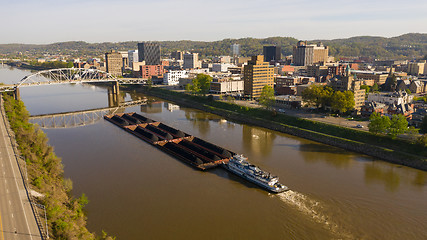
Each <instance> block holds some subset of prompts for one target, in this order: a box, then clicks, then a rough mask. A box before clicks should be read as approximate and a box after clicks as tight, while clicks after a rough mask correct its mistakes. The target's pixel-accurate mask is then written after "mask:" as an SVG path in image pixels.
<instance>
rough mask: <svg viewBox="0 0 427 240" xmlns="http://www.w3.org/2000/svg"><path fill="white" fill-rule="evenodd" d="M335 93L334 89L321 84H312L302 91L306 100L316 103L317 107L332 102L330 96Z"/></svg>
mask: <svg viewBox="0 0 427 240" xmlns="http://www.w3.org/2000/svg"><path fill="white" fill-rule="evenodd" d="M332 94H333V89H332V88H330V87H323V86H319V85H312V86H310V87H308V88H306V89H304V91H303V92H302V98H303V99H304V101H306V102H308V103H310V104H314V105H315V106H316V107H317V108H320V107H321V106H323V107H324V106H326V105H328V104H329V102H330V97H331V96H332Z"/></svg>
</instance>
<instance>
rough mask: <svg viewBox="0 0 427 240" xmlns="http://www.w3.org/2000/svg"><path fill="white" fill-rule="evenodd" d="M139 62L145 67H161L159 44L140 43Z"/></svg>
mask: <svg viewBox="0 0 427 240" xmlns="http://www.w3.org/2000/svg"><path fill="white" fill-rule="evenodd" d="M138 56H139V62H142V61H145V65H160V46H159V44H157V43H148V42H142V43H138Z"/></svg>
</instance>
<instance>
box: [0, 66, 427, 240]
mask: <svg viewBox="0 0 427 240" xmlns="http://www.w3.org/2000/svg"><path fill="white" fill-rule="evenodd" d="M29 73H30V72H29V71H24V70H18V69H13V68H9V67H0V81H3V82H5V83H11V82H16V81H19V80H20V79H21V78H22V77H23V76H25V75H28V74H29ZM123 96H124V98H125V100H127V101H129V100H132V99H134V100H135V99H137V98H143V97H144V96H143V95H141V94H135V93H134V94H129V93H123ZM21 97H22V99H23V101H24V102H25V105H26V106H27V109H28V110H29V111H30V113H31V114H42V113H56V112H64V111H73V110H84V109H92V108H98V107H106V106H107V105H108V101H107V89H106V88H105V87H97V86H90V85H81V84H77V85H54V86H37V87H25V88H22V89H21ZM118 111H119V112H138V113H140V114H142V115H145V116H147V117H149V118H152V119H154V120H158V121H161V122H163V123H165V124H167V125H170V126H172V127H175V128H178V129H181V130H183V131H184V132H187V133H189V134H192V135H194V136H197V137H200V138H202V139H205V140H207V141H210V142H212V143H215V144H217V145H220V146H223V147H225V148H227V149H230V150H232V151H234V152H237V153H242V154H244V155H245V156H247V157H249V160H250V162H251V163H253V164H255V165H258V166H259V167H261V168H262V169H265V170H267V171H269V172H271V173H273V174H275V175H278V176H279V177H280V182H282V183H283V184H285V185H287V186H288V187H289V188H290V189H291V190H290V191H287V192H284V193H280V194H271V193H268V192H266V191H264V190H262V189H260V188H258V187H257V186H255V185H253V184H251V183H248V182H246V181H245V180H243V179H241V178H239V177H237V176H235V175H233V174H231V173H228V172H226V171H225V170H223V169H220V168H218V169H212V170H208V171H206V172H202V171H198V170H196V169H194V168H192V167H190V166H189V165H187V164H184V163H182V162H180V161H179V160H177V159H175V158H174V157H171V156H170V155H168V154H166V153H164V152H161V151H160V150H158V149H157V148H154V147H153V146H151V145H149V144H147V143H145V142H144V141H142V140H140V139H138V138H136V137H134V136H133V135H131V134H129V133H127V132H125V131H124V130H122V129H120V128H118V127H117V126H115V125H113V124H111V123H110V122H107V121H105V120H103V119H100V120H96V121H94V122H93V123H87V124H86V125H84V126H79V127H70V128H53V129H52V128H51V129H43V131H45V132H46V134H47V136H48V137H49V139H50V144H51V145H53V146H54V147H55V152H56V154H57V155H58V156H60V157H61V158H62V161H63V163H64V165H65V167H64V170H65V175H66V177H68V178H71V179H72V181H73V183H74V184H73V185H74V193H75V195H76V196H78V195H80V194H82V193H85V194H86V195H87V196H88V198H89V201H90V203H89V204H88V206H87V208H86V210H87V212H88V228H89V230H90V231H93V232H97V233H100V232H101V231H102V230H105V231H106V232H108V233H109V234H111V235H113V236H117V239H420V240H422V239H427V173H426V172H424V171H420V170H416V169H411V168H408V167H403V166H398V165H394V164H390V163H387V162H383V161H381V160H379V159H375V158H372V157H369V156H365V155H362V154H358V153H353V152H349V151H345V150H342V149H339V148H335V147H331V146H328V145H323V144H319V143H316V142H312V141H308V140H305V139H301V138H298V137H294V136H290V135H286V134H282V133H278V132H274V131H270V130H267V129H263V128H258V127H253V126H248V125H244V124H239V123H235V122H230V121H227V120H226V119H223V118H222V117H219V116H216V115H212V114H208V113H205V112H201V111H198V110H194V109H190V108H181V107H179V106H177V105H174V104H171V103H168V102H165V101H162V100H161V99H154V100H153V102H152V103H150V104H149V105H146V106H135V107H129V108H127V109H119V110H118Z"/></svg>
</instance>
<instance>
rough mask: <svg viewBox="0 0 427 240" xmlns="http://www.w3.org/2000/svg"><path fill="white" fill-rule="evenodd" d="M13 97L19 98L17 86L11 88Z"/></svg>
mask: <svg viewBox="0 0 427 240" xmlns="http://www.w3.org/2000/svg"><path fill="white" fill-rule="evenodd" d="M13 97H14V98H15V100H21V94H20V93H19V88H17V87H15V89H14V90H13Z"/></svg>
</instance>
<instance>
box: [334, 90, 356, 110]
mask: <svg viewBox="0 0 427 240" xmlns="http://www.w3.org/2000/svg"><path fill="white" fill-rule="evenodd" d="M331 107H332V109H333V110H335V111H340V112H341V113H343V112H347V111H348V110H350V109H352V108H353V107H354V95H353V93H352V92H351V91H345V92H341V91H336V92H334V93H333V95H332V97H331Z"/></svg>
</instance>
